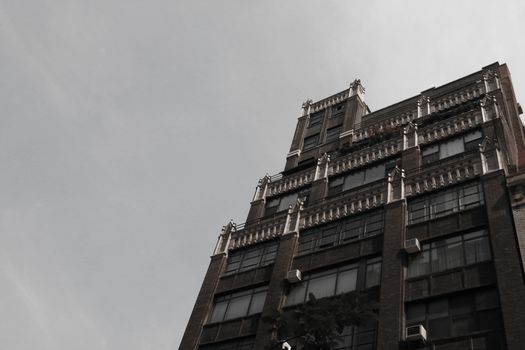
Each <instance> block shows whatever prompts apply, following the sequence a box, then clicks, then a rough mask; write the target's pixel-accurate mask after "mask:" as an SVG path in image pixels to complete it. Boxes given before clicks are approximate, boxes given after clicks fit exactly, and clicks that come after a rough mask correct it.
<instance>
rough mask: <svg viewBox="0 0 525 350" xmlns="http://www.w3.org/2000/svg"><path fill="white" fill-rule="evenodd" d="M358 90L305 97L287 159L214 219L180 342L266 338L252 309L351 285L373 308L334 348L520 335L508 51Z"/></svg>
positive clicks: (524, 300) (523, 310)
mask: <svg viewBox="0 0 525 350" xmlns="http://www.w3.org/2000/svg"><path fill="white" fill-rule="evenodd" d="M364 94H365V90H364V88H363V86H362V85H361V82H360V81H359V80H355V81H354V82H353V83H352V84H351V85H350V87H349V89H347V90H344V91H342V92H340V93H337V94H335V95H332V96H330V97H327V98H325V99H323V100H320V101H317V102H312V101H310V100H309V101H307V102H305V103H304V104H303V108H302V115H301V116H300V117H299V119H298V123H297V128H296V130H295V134H294V136H293V140H292V145H291V148H290V152H289V153H288V155H287V158H286V166H285V168H284V171H282V172H281V173H280V174H278V175H275V176H265V177H264V178H262V179H261V180H260V181H259V183H258V186H257V190H256V193H255V196H254V198H253V201H252V202H251V207H250V211H249V214H248V217H247V220H246V223H245V224H242V225H238V224H237V225H236V224H234V223H229V224H227V225H226V226H224V228H223V230H222V233H221V234H220V236H219V241H218V243H217V247H216V249H215V251H214V252H213V255H212V256H211V262H210V265H209V268H208V271H207V273H206V276H205V279H204V282H203V284H202V288H201V290H200V292H199V295H198V298H197V302H196V304H195V307H194V309H193V312H192V314H191V317H190V320H189V322H188V325H187V328H186V331H185V334H184V336H183V339H182V343H181V345H180V348H179V349H180V350H195V349H201V350H226V349H229V350H251V349H257V350H262V349H265V348H267V346H268V344H270V339H271V337H272V336H273V335H272V333H271V332H270V331H269V327H268V325H267V324H265V323H264V322H262V321H261V318H262V317H263V316H264V315H269V314H271V313H272V312H274V311H275V310H280V309H283V308H285V309H286V308H287V307H293V305H296V304H298V303H301V302H303V301H304V300H305V299H306V298H307V296H308V293H309V292H313V293H314V294H315V295H316V296H318V297H330V296H332V295H335V294H337V293H340V292H345V291H349V290H354V289H357V290H362V291H364V292H365V293H369V294H370V295H375V296H376V297H377V300H378V301H379V318H378V321H377V324H374V325H372V326H366V327H353V328H349V329H347V330H345V332H346V333H345V334H344V344H342V345H341V347H340V348H338V349H339V350H342V349H345V350H370V349H381V350H386V349H389V350H390V349H429V350H430V349H432V350H445V349H446V350H448V349H461V350H463V349H470V350H498V349H509V350H519V349H521V350H523V349H525V285H524V268H523V266H524V257H525V137H524V129H523V125H522V123H521V122H520V119H519V115H520V114H521V113H522V111H521V107H520V106H519V104H518V103H517V101H516V97H515V95H514V91H513V87H512V82H511V78H510V73H509V70H508V68H507V66H506V65H505V64H503V65H500V64H499V63H494V64H491V65H489V66H487V67H484V68H482V69H481V70H480V71H478V72H475V73H473V74H470V75H468V76H465V77H463V78H460V79H458V80H455V81H452V82H450V83H448V84H445V85H443V86H440V87H437V88H431V89H428V90H425V91H423V92H422V93H421V94H420V95H418V96H414V97H412V98H408V99H406V100H403V101H400V102H398V103H396V104H393V105H391V106H388V107H386V108H383V109H380V110H378V111H375V112H371V111H370V109H369V108H368V106H367V105H366V104H365V102H364ZM290 271H291V272H290ZM299 274H300V275H301V280H300V281H298V275H299ZM425 339H426V340H425Z"/></svg>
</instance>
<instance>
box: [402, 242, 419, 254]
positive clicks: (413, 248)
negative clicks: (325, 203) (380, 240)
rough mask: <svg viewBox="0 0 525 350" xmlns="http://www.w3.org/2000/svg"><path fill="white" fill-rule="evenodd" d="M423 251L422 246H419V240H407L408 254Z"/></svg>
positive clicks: (406, 249)
mask: <svg viewBox="0 0 525 350" xmlns="http://www.w3.org/2000/svg"><path fill="white" fill-rule="evenodd" d="M420 251H421V246H420V245H419V240H418V239H417V238H412V239H407V240H406V241H405V252H407V253H408V254H412V253H419V252H420Z"/></svg>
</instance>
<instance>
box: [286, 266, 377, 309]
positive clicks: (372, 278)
mask: <svg viewBox="0 0 525 350" xmlns="http://www.w3.org/2000/svg"><path fill="white" fill-rule="evenodd" d="M360 270H361V271H362V273H359V271H360ZM380 281H381V257H378V258H373V259H368V260H364V261H362V262H360V263H354V264H350V265H346V266H342V267H339V268H335V269H331V270H327V271H322V272H317V273H311V274H305V275H303V280H302V281H301V282H300V283H296V284H293V285H292V287H291V289H290V293H289V294H288V296H287V299H286V305H296V304H300V303H304V302H305V301H307V300H308V299H309V297H310V294H313V295H314V296H315V297H316V298H326V297H331V296H334V295H338V294H343V293H348V292H351V291H353V290H356V289H361V288H370V287H374V286H378V285H379V283H380Z"/></svg>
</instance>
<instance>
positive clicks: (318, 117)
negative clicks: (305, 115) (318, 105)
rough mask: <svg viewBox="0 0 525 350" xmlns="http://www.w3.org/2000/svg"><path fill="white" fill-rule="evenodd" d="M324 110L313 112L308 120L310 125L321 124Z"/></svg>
mask: <svg viewBox="0 0 525 350" xmlns="http://www.w3.org/2000/svg"><path fill="white" fill-rule="evenodd" d="M323 115H324V110H323V111H320V112H317V113H314V114H311V115H310V118H309V122H308V127H312V126H315V125H319V124H321V123H322V122H323Z"/></svg>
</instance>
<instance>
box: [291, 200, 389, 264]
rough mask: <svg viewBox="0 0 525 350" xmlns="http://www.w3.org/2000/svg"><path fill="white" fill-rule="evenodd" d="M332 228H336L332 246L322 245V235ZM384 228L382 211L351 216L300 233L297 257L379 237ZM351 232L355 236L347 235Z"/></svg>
mask: <svg viewBox="0 0 525 350" xmlns="http://www.w3.org/2000/svg"><path fill="white" fill-rule="evenodd" d="M376 226H377V227H376ZM334 228H336V233H335V235H336V238H335V240H334V241H333V244H331V245H328V243H326V242H325V243H322V240H323V233H324V232H326V231H327V230H331V229H334ZM356 228H357V230H356ZM384 228H385V213H384V210H383V209H378V210H371V211H369V212H365V213H361V214H358V215H352V216H349V217H347V218H344V219H342V220H338V221H336V222H333V223H329V224H326V225H322V226H318V227H315V228H311V229H308V230H304V231H303V232H301V234H300V235H299V241H298V244H297V255H298V256H299V255H306V254H311V253H314V252H317V251H320V250H324V249H329V248H332V247H336V246H339V245H343V244H347V243H350V242H354V241H358V240H361V239H365V238H368V237H372V236H379V235H382V234H383V232H384ZM352 231H357V234H350V235H348V233H349V232H352Z"/></svg>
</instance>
